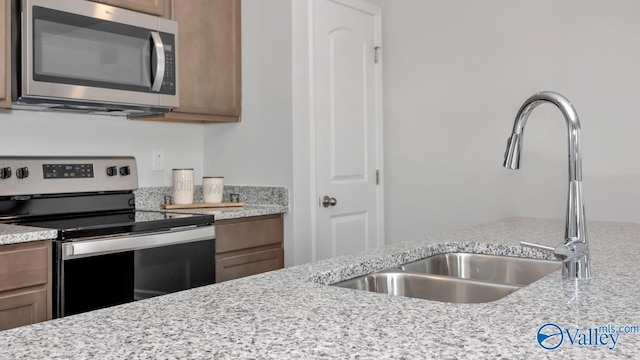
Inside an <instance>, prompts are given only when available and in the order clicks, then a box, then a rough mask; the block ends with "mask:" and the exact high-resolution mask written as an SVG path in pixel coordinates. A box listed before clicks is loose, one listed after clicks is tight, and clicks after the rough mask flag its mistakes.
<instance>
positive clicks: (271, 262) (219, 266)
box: [216, 248, 284, 282]
mask: <svg viewBox="0 0 640 360" xmlns="http://www.w3.org/2000/svg"><path fill="white" fill-rule="evenodd" d="M283 267H284V250H283V249H282V248H277V249H269V250H263V251H256V252H251V253H246V254H242V255H236V256H226V257H225V256H216V282H222V281H227V280H231V279H237V278H241V277H245V276H249V275H256V274H260V273H263V272H267V271H272V270H278V269H282V268H283Z"/></svg>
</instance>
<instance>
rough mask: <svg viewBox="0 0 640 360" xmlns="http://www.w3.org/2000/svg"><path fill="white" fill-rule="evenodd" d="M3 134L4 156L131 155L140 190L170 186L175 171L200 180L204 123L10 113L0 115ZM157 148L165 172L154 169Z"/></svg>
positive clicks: (42, 113)
mask: <svg viewBox="0 0 640 360" xmlns="http://www.w3.org/2000/svg"><path fill="white" fill-rule="evenodd" d="M0 134H2V135H1V140H0V154H1V155H133V156H135V157H136V159H137V162H138V182H139V186H140V187H148V186H170V185H171V169H172V168H176V167H193V168H194V169H195V174H196V175H195V176H196V178H198V177H201V176H202V158H203V144H202V125H194V124H177V123H164V122H153V121H137V120H127V119H126V118H124V117H115V116H98V115H86V114H71V113H46V112H36V111H24V110H12V111H3V112H0ZM153 149H162V150H164V155H165V171H153V170H152V165H151V164H152V163H151V159H152V150H153Z"/></svg>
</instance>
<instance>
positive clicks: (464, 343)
mask: <svg viewBox="0 0 640 360" xmlns="http://www.w3.org/2000/svg"><path fill="white" fill-rule="evenodd" d="M588 226H589V237H590V247H591V260H592V263H593V272H594V277H593V279H591V280H590V281H587V282H575V281H566V280H562V278H561V274H560V271H557V272H555V273H553V274H551V275H549V276H547V277H545V278H543V279H542V280H540V281H538V282H535V283H533V284H531V285H529V286H528V287H525V288H523V289H521V290H519V291H517V292H515V293H513V294H511V295H508V296H506V297H505V298H503V299H500V300H498V301H495V302H491V303H484V304H451V303H442V302H435V301H426V300H420V299H412V298H405V297H395V296H389V295H383V294H375V293H369V292H364V291H358V290H350V289H343V288H337V287H332V286H326V285H323V284H324V283H329V282H334V281H338V280H344V279H347V278H351V277H355V276H358V275H361V274H365V273H368V272H371V271H375V270H381V269H384V268H386V267H390V266H394V265H398V264H400V263H403V262H407V261H411V260H415V259H418V258H421V257H425V256H428V255H432V254H437V253H443V252H450V251H466V252H477V253H489V254H504V255H513V256H528V257H531V256H533V257H545V256H546V255H545V254H542V253H538V252H537V251H535V250H532V249H523V248H521V247H520V246H518V245H517V244H518V242H519V241H520V240H526V241H532V242H540V243H546V244H549V245H555V244H556V243H558V242H559V241H561V239H562V237H563V234H564V222H563V221H562V220H546V219H528V218H527V219H525V218H514V219H507V220H503V221H498V222H493V223H489V224H484V225H479V226H475V227H471V228H468V229H464V230H461V231H458V232H456V233H453V234H447V235H440V236H432V237H429V238H427V239H417V240H414V241H407V242H403V243H400V244H395V245H391V246H387V247H385V248H382V249H374V250H370V251H367V252H364V253H360V254H357V255H353V256H344V257H339V258H334V259H329V260H324V261H319V262H315V263H311V264H306V265H301V266H295V267H290V268H286V269H283V270H278V271H274V272H269V273H264V274H260V275H256V276H252V277H247V278H242V279H238V280H234V281H229V282H225V283H220V284H215V285H211V286H206V287H202V288H197V289H192V290H189V291H184V292H180V293H175V294H171V295H166V296H161V297H157V298H153V299H148V300H144V301H139V302H136V303H131V304H125V305H121V306H117V307H113V308H109V309H102V310H98V311H94V312H90V313H84V314H79V315H76V316H70V317H67V318H63V319H58V320H54V321H50V322H46V323H41V324H36V325H31V326H28V327H23V328H18V329H13V330H9V331H6V332H0V358H1V359H20V358H28V359H45V358H60V359H71V358H73V359H90V358H100V359H211V358H216V359H248V358H252V359H253V358H271V359H317V358H321V359H322V358H326V359H344V358H365V359H385V358H405V359H425V358H439V359H440V358H449V359H463V358H466V359H478V358H492V359H493V358H507V359H524V358H562V359H586V358H608V357H612V358H634V357H637V356H638V354H640V333H638V334H624V335H620V336H619V338H618V341H617V345H616V346H615V347H614V348H613V350H609V349H608V348H607V347H603V346H577V345H575V346H571V345H570V344H568V342H567V343H563V344H562V346H560V347H559V348H558V349H557V350H553V351H547V350H544V349H542V348H541V347H540V346H539V345H538V343H537V341H536V334H537V331H538V328H539V327H540V326H541V325H543V324H545V323H556V324H558V325H560V326H563V327H567V328H580V329H586V328H594V327H600V326H608V325H611V326H616V327H617V326H636V325H640V301H638V299H639V296H640V295H639V292H638V290H639V285H640V280H639V278H638V275H637V270H636V269H637V268H638V259H640V224H630V223H610V222H595V221H593V222H589V223H588Z"/></svg>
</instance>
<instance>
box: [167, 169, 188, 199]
mask: <svg viewBox="0 0 640 360" xmlns="http://www.w3.org/2000/svg"><path fill="white" fill-rule="evenodd" d="M172 187H173V203H174V204H176V205H186V204H192V203H193V169H173V185H172Z"/></svg>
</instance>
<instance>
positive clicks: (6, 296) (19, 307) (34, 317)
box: [0, 287, 51, 330]
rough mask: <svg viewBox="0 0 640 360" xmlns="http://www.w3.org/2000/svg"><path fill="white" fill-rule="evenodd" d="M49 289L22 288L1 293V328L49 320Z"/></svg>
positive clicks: (5, 328)
mask: <svg viewBox="0 0 640 360" xmlns="http://www.w3.org/2000/svg"><path fill="white" fill-rule="evenodd" d="M48 303H49V301H47V289H46V288H44V287H36V288H28V289H20V290H15V291H7V292H2V293H0V330H7V329H12V328H14V327H18V326H24V325H29V324H35V323H38V322H42V321H46V320H49V319H50V318H51V317H50V316H47V305H48Z"/></svg>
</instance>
